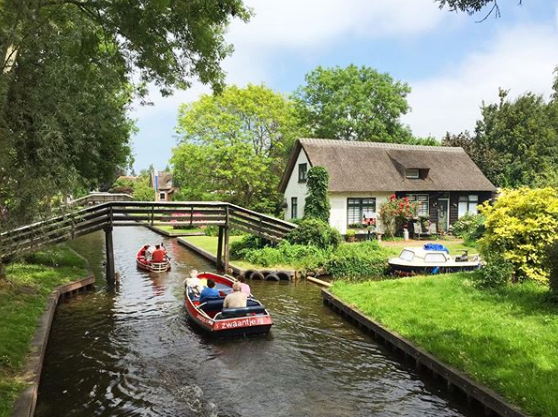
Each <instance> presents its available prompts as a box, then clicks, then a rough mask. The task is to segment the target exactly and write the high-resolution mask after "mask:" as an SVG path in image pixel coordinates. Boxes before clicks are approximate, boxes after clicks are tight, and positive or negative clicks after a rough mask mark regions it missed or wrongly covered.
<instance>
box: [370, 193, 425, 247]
mask: <svg viewBox="0 0 558 417" xmlns="http://www.w3.org/2000/svg"><path fill="white" fill-rule="evenodd" d="M416 210H417V203H416V202H411V201H409V198H408V197H403V198H397V197H396V196H395V194H392V195H391V196H390V197H389V199H388V201H387V202H385V203H384V204H382V205H381V206H380V212H379V215H380V221H381V223H382V225H383V227H384V232H385V233H386V235H387V237H393V236H395V234H396V233H398V232H399V231H400V230H401V228H402V227H403V225H404V224H405V223H407V222H408V221H409V220H411V219H412V218H413V216H414V214H415V213H416Z"/></svg>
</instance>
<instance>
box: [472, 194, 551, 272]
mask: <svg viewBox="0 0 558 417" xmlns="http://www.w3.org/2000/svg"><path fill="white" fill-rule="evenodd" d="M480 212H481V213H482V214H483V215H484V216H485V217H486V223H485V227H486V231H485V232H484V235H483V237H482V238H481V239H480V240H479V245H480V249H481V253H483V255H484V256H487V255H490V254H501V255H502V257H503V258H504V259H505V260H507V261H510V262H511V264H512V265H513V270H514V273H515V274H516V277H517V279H518V280H520V281H522V280H525V279H530V280H535V281H540V282H546V281H547V278H548V273H547V271H546V270H545V269H544V266H543V260H544V254H545V250H546V246H547V245H548V244H550V243H553V242H554V241H556V240H557V239H558V234H557V232H556V231H557V230H558V197H557V195H556V190H554V189H552V188H542V189H528V188H520V189H518V190H503V191H502V193H501V194H500V196H499V198H498V200H496V202H495V203H494V205H492V206H491V205H488V204H486V203H485V204H484V205H482V206H481V207H480Z"/></svg>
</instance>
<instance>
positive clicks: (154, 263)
mask: <svg viewBox="0 0 558 417" xmlns="http://www.w3.org/2000/svg"><path fill="white" fill-rule="evenodd" d="M136 264H137V266H138V268H140V269H143V270H144V271H149V272H166V271H168V270H169V269H170V267H171V263H170V259H169V257H168V255H167V251H166V249H165V247H164V246H163V245H162V244H161V245H156V246H155V247H153V246H151V245H144V246H142V248H141V249H140V250H139V251H138V253H137V254H136Z"/></svg>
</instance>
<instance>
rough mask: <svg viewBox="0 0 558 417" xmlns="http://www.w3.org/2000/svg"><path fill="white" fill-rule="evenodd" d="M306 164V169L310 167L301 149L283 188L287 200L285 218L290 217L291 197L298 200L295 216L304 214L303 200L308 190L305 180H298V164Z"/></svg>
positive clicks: (298, 216) (299, 216)
mask: <svg viewBox="0 0 558 417" xmlns="http://www.w3.org/2000/svg"><path fill="white" fill-rule="evenodd" d="M299 164H307V167H308V169H310V168H311V166H310V162H308V158H306V153H304V151H303V150H302V149H301V150H300V152H299V154H298V158H297V160H296V164H295V166H294V168H293V172H292V173H291V177H290V178H289V182H288V183H287V187H286V188H285V194H284V195H285V200H286V202H287V208H286V209H285V220H290V219H291V198H292V197H296V198H297V202H298V208H297V218H299V219H300V218H302V216H304V200H305V199H306V192H307V190H308V188H307V186H306V183H305V182H298V165H299Z"/></svg>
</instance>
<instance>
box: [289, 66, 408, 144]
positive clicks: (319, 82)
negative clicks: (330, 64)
mask: <svg viewBox="0 0 558 417" xmlns="http://www.w3.org/2000/svg"><path fill="white" fill-rule="evenodd" d="M410 92H411V88H410V87H409V86H408V85H407V84H406V83H403V82H400V81H395V80H394V79H393V78H392V77H391V76H390V75H389V74H387V73H385V74H381V73H379V72H377V71H376V70H374V69H372V68H369V67H364V66H363V67H360V68H359V67H357V66H356V65H349V66H348V67H346V68H340V67H335V68H322V67H318V68H316V69H315V70H313V71H311V72H310V73H308V74H307V75H306V85H304V86H301V87H299V88H298V89H297V90H296V92H295V93H294V95H293V99H294V100H295V102H296V105H297V108H298V109H299V112H300V116H301V119H302V120H303V122H304V124H305V126H306V127H307V128H308V129H309V131H310V135H311V136H313V137H318V138H334V139H344V140H362V141H377V142H407V141H409V140H411V138H412V136H411V133H410V130H409V128H408V127H407V126H404V125H403V123H402V122H401V120H400V117H401V116H402V115H404V114H406V113H407V112H408V111H409V110H410V108H409V105H408V103H407V94H409V93H410Z"/></svg>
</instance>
